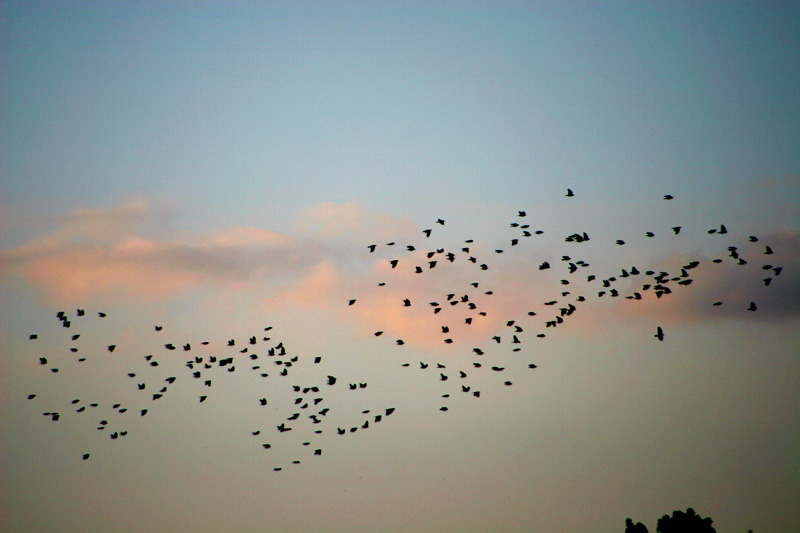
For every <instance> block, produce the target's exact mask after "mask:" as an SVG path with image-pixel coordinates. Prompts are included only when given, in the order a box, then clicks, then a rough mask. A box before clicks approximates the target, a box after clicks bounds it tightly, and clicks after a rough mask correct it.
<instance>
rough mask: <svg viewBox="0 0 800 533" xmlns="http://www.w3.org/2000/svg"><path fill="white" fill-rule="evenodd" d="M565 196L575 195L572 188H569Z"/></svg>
mask: <svg viewBox="0 0 800 533" xmlns="http://www.w3.org/2000/svg"><path fill="white" fill-rule="evenodd" d="M564 196H575V194H574V193H573V192H572V189H567V194H565V195H564Z"/></svg>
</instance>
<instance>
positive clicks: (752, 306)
mask: <svg viewBox="0 0 800 533" xmlns="http://www.w3.org/2000/svg"><path fill="white" fill-rule="evenodd" d="M756 309H758V307H756V303H755V302H750V306H749V307H748V308H747V310H748V311H755V310H756Z"/></svg>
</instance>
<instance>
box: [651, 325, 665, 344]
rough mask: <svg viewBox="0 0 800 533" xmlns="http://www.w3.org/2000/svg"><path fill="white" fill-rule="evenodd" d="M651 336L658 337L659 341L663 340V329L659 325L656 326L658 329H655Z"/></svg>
mask: <svg viewBox="0 0 800 533" xmlns="http://www.w3.org/2000/svg"><path fill="white" fill-rule="evenodd" d="M653 336H654V337H655V338H656V339H658V340H659V341H663V340H664V330H663V329H661V326H658V329H657V330H656V334H655V335H653Z"/></svg>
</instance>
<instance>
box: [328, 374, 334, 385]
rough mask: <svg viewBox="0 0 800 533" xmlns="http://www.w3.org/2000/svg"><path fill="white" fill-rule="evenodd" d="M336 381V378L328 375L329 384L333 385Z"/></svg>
mask: <svg viewBox="0 0 800 533" xmlns="http://www.w3.org/2000/svg"><path fill="white" fill-rule="evenodd" d="M335 383H336V378H335V377H333V376H328V385H333V384H335Z"/></svg>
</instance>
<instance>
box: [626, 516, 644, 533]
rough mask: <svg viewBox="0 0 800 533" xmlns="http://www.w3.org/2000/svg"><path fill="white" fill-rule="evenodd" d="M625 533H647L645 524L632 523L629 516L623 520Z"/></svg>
mask: <svg viewBox="0 0 800 533" xmlns="http://www.w3.org/2000/svg"><path fill="white" fill-rule="evenodd" d="M625 533H647V526H645V525H644V524H642V523H641V522H636V523H635V524H634V523H633V520H631V519H630V518H628V519H626V520H625Z"/></svg>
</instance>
